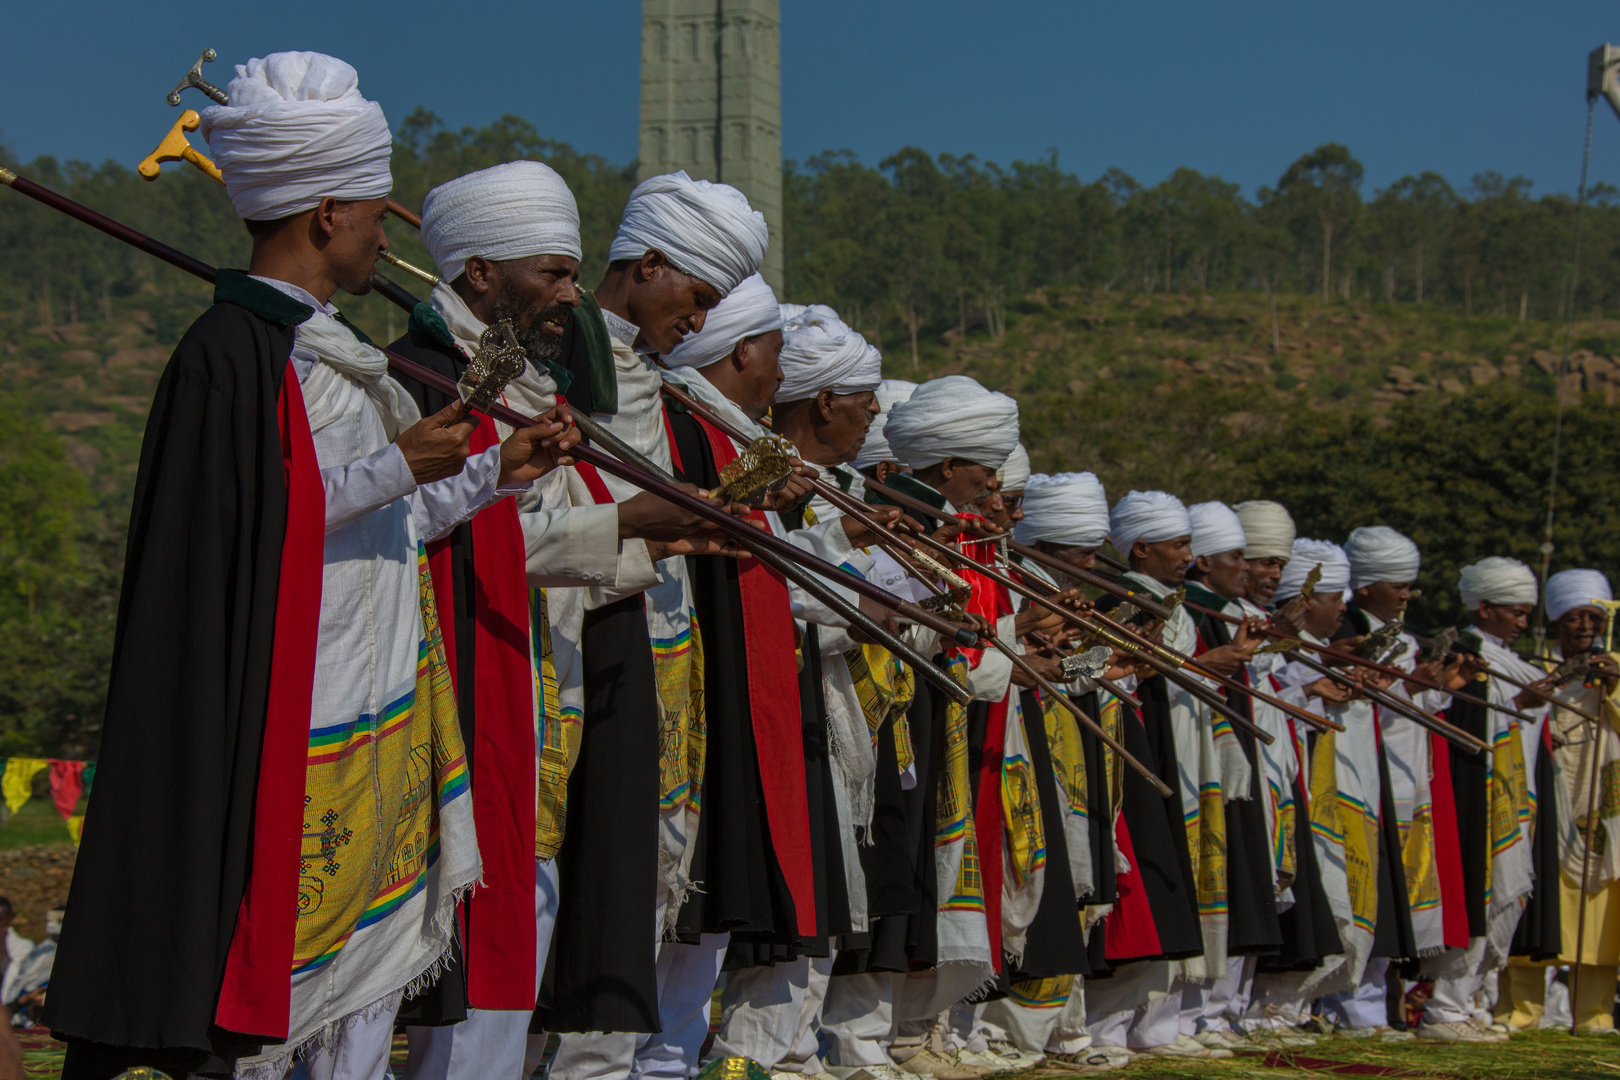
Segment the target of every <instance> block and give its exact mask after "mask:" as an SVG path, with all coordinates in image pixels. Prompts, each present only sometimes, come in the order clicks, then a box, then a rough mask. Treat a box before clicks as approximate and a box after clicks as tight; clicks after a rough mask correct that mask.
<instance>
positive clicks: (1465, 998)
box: [1423, 937, 1485, 1024]
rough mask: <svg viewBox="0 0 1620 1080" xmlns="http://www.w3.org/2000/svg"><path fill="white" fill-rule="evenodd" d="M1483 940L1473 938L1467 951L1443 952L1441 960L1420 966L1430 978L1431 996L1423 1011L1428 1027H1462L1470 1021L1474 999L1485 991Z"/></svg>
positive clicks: (1437, 959) (1453, 950)
mask: <svg viewBox="0 0 1620 1080" xmlns="http://www.w3.org/2000/svg"><path fill="white" fill-rule="evenodd" d="M1484 962H1485V939H1484V938H1482V937H1477V938H1474V939H1473V940H1472V941H1470V942H1469V943H1468V948H1467V949H1447V950H1446V953H1445V955H1444V956H1441V957H1437V958H1435V959H1434V960H1432V961H1429V962H1427V963H1426V964H1425V965H1424V966H1425V967H1426V968H1427V969H1428V970H1429V971H1430V972H1432V973H1433V974H1434V996H1433V997H1431V998H1430V999H1429V1004H1428V1005H1427V1006H1426V1007H1425V1008H1424V1010H1423V1019H1424V1021H1425V1022H1426V1023H1430V1024H1458V1023H1466V1022H1467V1021H1469V1020H1472V1019H1473V1018H1474V1008H1475V999H1476V998H1477V996H1478V994H1479V992H1480V990H1482V989H1484V987H1485V972H1484V971H1483V970H1481V965H1483V964H1484Z"/></svg>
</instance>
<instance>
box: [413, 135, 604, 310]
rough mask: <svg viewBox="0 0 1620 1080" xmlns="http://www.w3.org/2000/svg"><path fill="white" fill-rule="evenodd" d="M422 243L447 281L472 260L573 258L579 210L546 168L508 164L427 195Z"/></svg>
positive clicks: (577, 250)
mask: <svg viewBox="0 0 1620 1080" xmlns="http://www.w3.org/2000/svg"><path fill="white" fill-rule="evenodd" d="M422 243H424V244H426V245H427V249H428V253H429V254H430V255H431V256H432V257H433V265H435V266H437V267H438V268H439V274H440V276H442V277H443V278H444V280H446V281H454V280H455V279H456V278H457V277H459V276H460V275H461V271H462V267H463V266H464V265H465V264H466V262H467V260H468V259H470V258H472V257H473V256H475V255H476V256H479V257H481V258H485V259H493V260H494V261H496V262H506V261H508V260H511V259H527V258H529V257H530V256H533V255H566V256H568V257H569V258H571V259H578V258H580V247H579V207H578V206H576V205H575V204H574V193H573V192H572V191H569V190H568V185H567V184H566V183H564V182H563V178H562V177H560V176H558V175H557V173H556V172H555V170H553V169H552V168H551V166H549V165H543V164H541V163H540V162H538V161H508V162H507V163H506V164H504V165H496V166H495V167H494V168H490V169H480V170H478V171H477V172H473V173H468V174H467V175H466V176H458V177H456V178H455V179H454V180H451V181H450V182H449V183H445V184H440V185H439V186H438V187H436V188H434V189H433V190H432V191H430V192H428V195H427V199H425V200H424V201H423V203H422Z"/></svg>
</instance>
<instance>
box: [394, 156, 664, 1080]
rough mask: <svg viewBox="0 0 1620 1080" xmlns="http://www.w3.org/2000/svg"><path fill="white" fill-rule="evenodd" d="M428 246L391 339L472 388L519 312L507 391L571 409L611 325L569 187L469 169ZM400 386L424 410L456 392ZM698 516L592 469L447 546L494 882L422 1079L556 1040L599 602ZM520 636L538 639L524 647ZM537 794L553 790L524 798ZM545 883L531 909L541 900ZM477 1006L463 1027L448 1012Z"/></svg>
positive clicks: (465, 719)
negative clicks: (586, 648)
mask: <svg viewBox="0 0 1620 1080" xmlns="http://www.w3.org/2000/svg"><path fill="white" fill-rule="evenodd" d="M422 237H423V240H424V241H425V242H426V244H427V246H428V250H429V251H430V252H431V253H432V255H433V260H434V262H435V264H437V265H438V267H439V269H440V272H441V273H442V274H443V275H444V281H442V282H441V283H440V284H438V285H437V286H435V287H434V289H433V293H432V296H431V304H430V306H424V307H419V308H418V309H417V311H416V312H415V313H414V314H413V316H412V319H411V325H410V328H409V329H408V330H407V331H406V333H405V335H404V336H403V337H401V338H400V339H399V340H398V341H396V342H394V344H393V345H392V346H390V348H391V349H392V350H393V351H395V352H398V353H400V354H402V355H404V356H406V357H408V358H409V359H412V360H415V361H416V362H417V363H420V364H422V365H423V366H425V367H427V368H429V369H431V370H433V371H437V372H438V373H440V374H441V375H445V376H447V377H449V378H450V379H452V380H457V381H459V380H460V379H461V378H462V376H463V375H464V373H465V372H466V370H467V366H468V363H469V361H470V358H471V357H473V356H475V355H477V353H478V350H479V348H480V345H481V339H482V337H483V335H484V333H485V331H486V330H487V329H488V328H489V327H490V326H493V325H496V324H499V323H503V322H504V323H507V324H509V325H511V326H512V327H513V330H514V336H515V338H516V339H517V341H518V344H519V345H520V346H521V347H522V348H523V350H524V352H525V353H527V354H528V363H527V364H526V365H525V368H524V370H523V373H522V374H521V375H519V376H518V377H517V378H516V379H514V380H513V381H512V382H511V383H509V384H508V385H507V387H506V389H505V391H504V392H503V396H504V400H505V402H506V403H507V404H508V405H510V406H512V407H513V408H515V409H517V410H518V411H520V412H523V413H526V414H529V415H539V414H543V413H545V412H546V411H547V410H549V409H551V408H553V407H554V406H555V404H556V400H557V393H558V390H559V388H560V387H563V386H567V385H569V384H570V382H571V380H572V378H573V375H572V373H571V372H570V371H569V370H568V369H566V368H564V367H563V366H562V365H561V364H559V363H558V360H559V359H560V358H561V356H562V348H561V344H562V342H563V341H564V331H565V329H567V328H569V326H570V325H571V324H572V323H573V321H574V319H575V318H576V315H577V314H578V313H580V312H582V311H583V313H584V315H585V317H587V318H590V317H593V316H594V317H595V318H597V319H600V316H599V315H598V314H596V312H595V308H594V306H585V307H583V308H582V307H581V301H582V299H583V297H582V294H581V291H580V290H579V288H578V285H577V279H578V274H579V255H580V247H579V213H578V211H577V209H576V208H575V205H574V196H573V194H572V192H570V191H569V190H568V187H567V185H566V184H564V183H563V180H562V178H561V177H560V176H558V175H557V174H556V173H555V172H554V171H553V170H552V169H551V168H550V167H549V166H547V165H544V164H542V163H540V162H538V161H514V162H509V163H507V164H504V165H497V166H494V167H493V168H489V169H483V170H480V171H478V172H474V173H468V174H467V175H465V176H461V177H458V178H456V179H454V180H451V181H449V182H448V183H446V184H443V185H441V186H439V187H437V188H434V189H433V190H432V191H430V192H429V193H428V196H427V199H426V201H425V202H424V203H423V214H422ZM402 381H403V383H404V385H405V386H406V388H407V389H408V390H409V391H410V392H411V393H412V395H413V397H415V399H416V402H417V405H418V407H420V408H422V409H424V410H427V411H433V410H436V409H438V408H440V407H441V406H442V405H445V404H447V403H448V399H446V398H445V397H444V396H443V395H441V394H440V393H439V392H438V391H436V390H431V389H428V388H427V387H425V386H423V385H422V384H420V383H418V382H416V381H415V380H411V379H406V380H402ZM508 430H509V429H508V428H507V427H506V426H505V425H504V424H502V423H499V422H496V423H494V424H491V425H489V426H488V428H487V429H486V430H480V431H477V432H475V433H474V434H473V437H472V444H473V447H474V449H480V448H482V446H483V445H485V444H488V443H490V442H492V441H494V440H495V439H496V438H497V436H498V435H504V434H505V433H506V432H507V431H508ZM695 525H696V519H694V518H692V517H691V516H690V515H688V514H687V513H685V512H684V511H676V510H674V508H673V507H671V506H670V504H668V503H666V502H664V501H663V500H662V499H659V498H657V497H656V496H654V495H651V494H648V493H645V492H643V493H641V494H638V495H635V496H632V497H631V498H630V499H628V500H626V501H624V502H622V503H613V502H609V503H604V504H602V505H596V504H595V502H594V501H593V499H592V497H591V493H590V490H589V488H588V487H587V485H586V483H585V481H584V480H583V479H582V478H581V476H580V475H579V474H578V472H576V471H575V470H572V469H564V470H558V471H557V472H556V473H555V474H553V475H552V476H551V477H548V478H547V481H546V483H545V484H543V485H540V486H539V488H538V489H537V490H536V491H534V492H531V493H529V494H527V495H526V496H525V497H524V498H523V499H522V500H516V501H505V502H501V503H498V504H496V505H495V506H492V507H490V508H489V509H487V510H485V511H484V512H482V513H480V514H479V515H478V516H476V517H475V518H473V520H472V521H470V522H467V523H466V524H463V525H460V526H458V527H457V528H456V530H455V532H454V533H452V534H451V535H450V537H449V538H448V539H447V540H445V541H443V542H442V545H441V547H440V548H439V549H438V550H435V551H433V552H432V553H431V555H432V558H431V564H432V567H433V572H434V585H435V589H436V595H437V596H438V600H439V604H440V606H441V608H442V609H443V610H444V611H445V613H446V617H445V621H446V625H447V627H448V629H449V632H450V634H452V635H453V640H454V644H455V651H454V655H455V657H456V659H457V662H458V663H459V664H460V665H461V666H462V670H461V671H460V672H459V678H458V679H457V689H458V691H459V694H458V698H459V701H458V704H459V707H460V708H459V711H460V719H461V724H462V729H463V731H464V732H466V734H467V738H466V742H467V744H468V745H469V746H473V747H475V750H474V752H473V753H470V754H469V755H468V756H469V764H470V768H471V770H472V797H473V806H474V811H475V814H476V816H477V818H478V820H479V821H480V822H482V823H484V828H483V830H482V833H481V835H480V841H481V850H482V853H483V856H484V888H482V889H480V890H478V891H477V892H476V893H475V894H474V895H473V896H472V897H470V898H469V899H468V901H467V911H468V913H469V914H468V918H467V920H466V924H465V927H464V929H463V933H462V936H461V941H460V946H461V960H462V963H461V965H460V967H459V968H458V969H457V972H456V977H454V978H451V979H447V980H443V981H441V983H440V984H439V986H438V987H437V988H436V989H435V990H434V991H432V992H431V993H429V994H426V995H424V996H423V998H422V999H421V1000H419V1001H416V1002H411V1003H408V1004H407V1006H406V1008H405V1010H404V1011H403V1012H402V1018H403V1019H405V1020H406V1022H409V1021H410V1020H412V1019H417V1020H423V1021H432V1022H434V1023H433V1024H432V1026H421V1027H413V1028H411V1030H410V1034H411V1043H412V1053H413V1061H414V1062H415V1064H414V1066H413V1075H414V1076H416V1077H418V1078H419V1080H440V1078H445V1077H458V1078H459V1077H468V1078H471V1077H481V1076H485V1075H500V1074H510V1075H516V1074H517V1073H519V1072H520V1071H521V1070H522V1068H523V1065H524V1061H525V1058H526V1056H527V1055H528V1052H529V1050H530V1048H531V1047H533V1046H534V1044H535V1043H536V1042H538V1044H539V1046H538V1047H535V1049H537V1050H543V1048H544V1042H545V1039H544V1036H535V1037H533V1038H532V1039H531V1037H530V1036H529V1033H528V1031H529V1022H530V1019H531V1017H532V1014H533V1012H534V1003H535V996H536V993H537V991H538V985H539V978H540V974H541V972H543V971H544V969H545V962H546V955H547V952H548V950H549V947H550V942H551V927H552V922H553V920H554V919H555V917H556V907H557V873H556V864H555V859H554V856H555V854H556V851H557V849H558V847H559V846H560V844H561V840H562V830H563V824H564V822H565V821H566V818H567V814H566V802H567V784H568V766H569V764H570V763H571V762H572V761H573V759H574V758H575V757H576V756H577V750H578V744H579V735H580V725H579V723H578V722H577V717H578V716H579V713H580V709H581V707H582V704H583V694H584V687H583V675H584V672H583V668H582V665H581V658H580V636H581V632H582V630H583V622H584V618H585V613H586V610H587V609H588V608H595V607H599V606H601V604H602V603H603V602H604V601H606V600H609V599H618V598H621V597H624V596H627V595H630V594H633V593H636V592H639V591H640V590H642V589H645V588H647V587H649V586H652V585H654V584H657V582H658V577H657V575H656V573H654V571H653V563H654V562H655V561H656V560H657V559H659V558H663V557H666V556H667V555H668V554H670V553H671V549H670V548H669V546H668V544H667V543H666V541H667V540H668V539H669V538H670V537H671V536H673V535H676V534H678V533H679V532H681V531H682V530H689V529H692V528H693V527H694V526H695ZM689 545H690V541H689V542H688V543H687V545H683V548H682V550H685V549H686V547H689ZM531 588H532V589H533V590H534V591H533V593H532V594H531V591H530V590H531ZM531 611H532V612H535V613H536V615H535V616H534V617H536V618H537V617H539V615H538V613H541V612H543V613H544V617H545V618H546V620H547V622H548V623H549V625H548V627H547V631H548V633H547V634H544V635H535V634H534V633H533V631H532V623H533V619H532V618H531V617H530V614H529V613H530V612H531ZM513 627H522V628H524V630H526V631H529V633H528V635H527V636H528V637H530V638H536V640H524V639H523V638H521V637H520V638H516V639H515V638H514V636H513V633H512V628H513ZM547 675H554V678H555V683H556V693H555V694H554V695H551V699H550V700H539V699H537V698H536V696H535V694H534V693H533V692H532V688H534V687H536V686H539V685H541V680H542V679H543V678H544V677H545V676H547ZM496 687H503V688H505V689H504V690H503V691H501V692H495V691H494V688H496ZM537 715H538V716H539V723H538V725H537V724H536V716H537ZM537 735H538V741H537V739H536V736H537ZM536 791H537V792H538V793H539V798H538V799H536V798H534V797H530V796H528V795H524V794H523V793H524V792H536ZM526 883H530V884H529V885H526ZM531 886H532V888H533V890H534V892H535V895H534V898H533V902H532V903H530V902H528V901H527V900H526V899H525V889H526V887H531ZM531 935H533V938H532V940H533V948H530V947H529V942H530V940H531ZM463 1015H464V1016H466V1017H467V1019H466V1020H465V1021H464V1022H462V1023H445V1021H449V1020H455V1019H457V1018H458V1017H460V1016H463ZM537 1060H538V1059H537ZM529 1071H530V1072H532V1071H533V1069H532V1068H531V1069H530V1070H529Z"/></svg>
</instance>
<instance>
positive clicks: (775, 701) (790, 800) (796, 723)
mask: <svg viewBox="0 0 1620 1080" xmlns="http://www.w3.org/2000/svg"><path fill="white" fill-rule="evenodd" d="M665 424H666V425H667V424H668V417H667V415H666V417H665ZM698 424H699V426H700V427H702V429H703V434H704V435H705V436H707V438H708V440H709V448H710V449H711V450H712V451H713V453H714V465H715V468H716V469H720V468H724V467H725V466H726V465H729V464H730V463H731V462H732V461H733V460H734V459H735V458H736V457H737V451H736V449H735V448H734V447H733V446H732V444H731V439H730V438H729V437H728V436H726V435H725V434H723V433H722V432H721V431H720V430H719V429H718V428H714V427H710V426H709V424H708V423H706V422H705V421H702V420H699V421H698ZM674 445H675V444H674V440H673V439H671V441H670V446H671V453H673V452H674V450H673V447H674ZM748 516H749V519H750V520H753V521H757V522H759V523H761V524H764V523H765V515H764V514H763V513H761V512H760V511H758V510H755V511H754V512H753V513H751V514H749V515H748ZM737 568H738V573H737V586H738V589H739V591H740V592H741V593H742V615H743V639H744V641H745V642H746V643H747V646H748V708H749V711H750V712H751V713H752V714H753V720H754V744H755V746H756V747H757V748H758V754H759V778H760V783H761V784H762V785H763V787H764V788H765V817H766V821H767V822H768V824H769V825H770V830H771V847H772V848H773V849H775V851H776V861H777V862H778V863H779V864H780V865H781V867H782V876H783V877H784V878H786V879H787V887H788V892H789V893H790V894H792V896H793V908H794V912H795V914H796V916H797V919H798V924H799V933H800V935H802V936H804V937H810V936H814V935H816V934H817V933H818V932H822V931H818V930H817V927H816V890H815V872H814V870H813V868H812V866H811V854H810V805H809V801H808V799H807V796H806V791H805V784H806V781H805V778H804V727H803V718H802V717H801V715H800V712H799V665H798V660H797V656H796V655H795V650H794V640H793V615H792V609H791V608H790V607H789V606H788V589H787V582H786V581H784V580H783V578H782V576H781V575H780V574H778V573H777V572H776V571H775V570H772V569H770V568H769V567H767V566H766V565H765V564H764V563H763V562H761V561H760V560H758V559H744V560H741V561H739V562H738V564H737Z"/></svg>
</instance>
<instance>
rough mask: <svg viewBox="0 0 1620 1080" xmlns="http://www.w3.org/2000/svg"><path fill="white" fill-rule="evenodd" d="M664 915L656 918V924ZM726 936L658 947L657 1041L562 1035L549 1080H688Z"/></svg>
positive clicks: (707, 936) (616, 1034)
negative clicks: (634, 1079)
mask: <svg viewBox="0 0 1620 1080" xmlns="http://www.w3.org/2000/svg"><path fill="white" fill-rule="evenodd" d="M661 918H662V913H660V920H661ZM730 941H731V935H730V934H704V935H703V937H702V940H701V941H700V942H699V943H698V944H696V945H681V944H679V943H676V942H667V941H666V942H664V943H662V944H661V945H660V946H659V947H658V1025H659V1027H660V1028H662V1029H663V1030H662V1031H661V1032H659V1033H658V1034H655V1035H637V1034H634V1033H625V1032H608V1033H597V1032H591V1033H580V1034H570V1035H564V1036H563V1037H562V1039H561V1041H560V1042H559V1044H558V1046H557V1053H556V1055H555V1056H554V1057H553V1058H552V1059H551V1064H550V1065H549V1066H548V1067H547V1069H546V1078H547V1080H623V1078H625V1077H635V1078H636V1080H689V1078H690V1077H693V1076H696V1075H697V1072H698V1054H699V1053H700V1052H701V1051H702V1049H703V1040H704V1039H705V1038H707V1037H708V1034H709V1005H710V1001H711V999H712V998H713V996H714V984H715V981H716V980H717V979H719V977H720V965H721V964H722V963H724V962H725V958H726V946H727V945H728V944H729V943H730Z"/></svg>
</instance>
